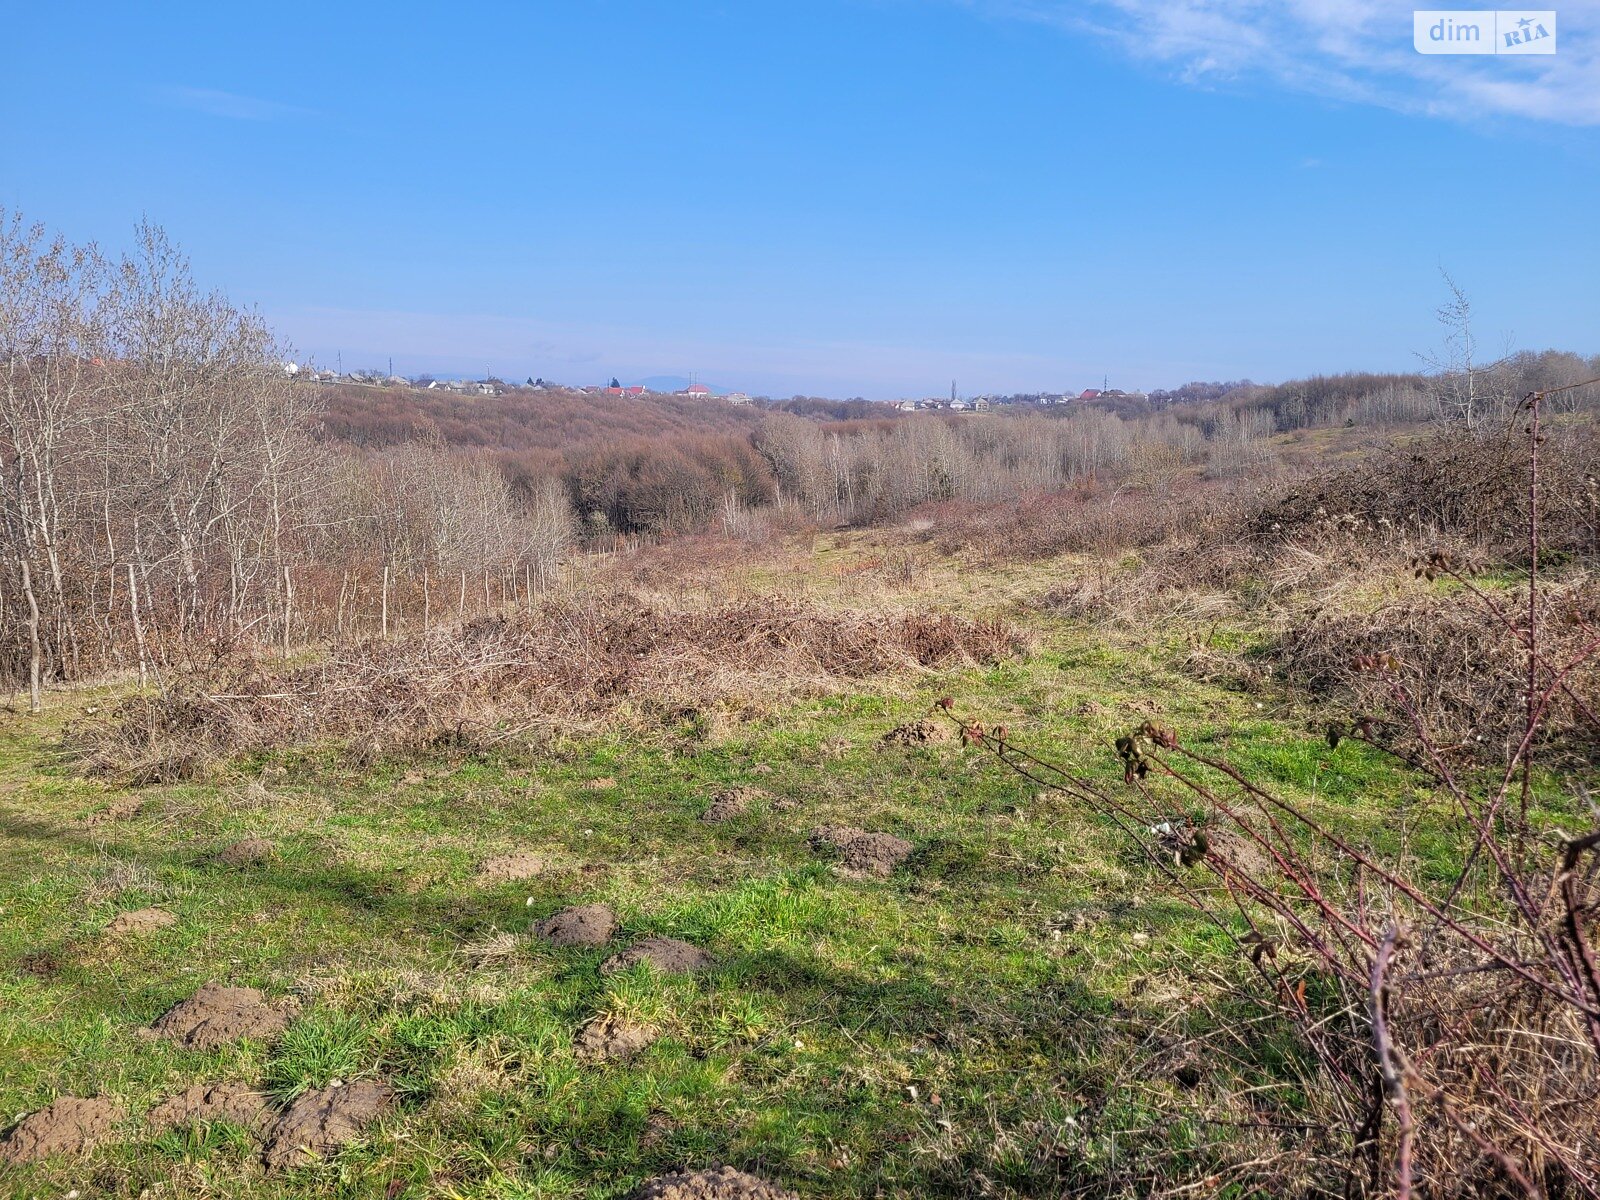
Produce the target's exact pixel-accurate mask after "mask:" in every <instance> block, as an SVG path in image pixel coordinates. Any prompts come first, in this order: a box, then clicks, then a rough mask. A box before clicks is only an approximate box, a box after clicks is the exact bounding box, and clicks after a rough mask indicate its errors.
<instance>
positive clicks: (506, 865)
mask: <svg viewBox="0 0 1600 1200" xmlns="http://www.w3.org/2000/svg"><path fill="white" fill-rule="evenodd" d="M544 866H545V863H544V859H542V858H540V857H539V856H538V855H537V854H528V853H517V854H497V855H495V856H494V857H493V858H486V859H484V860H483V863H482V865H481V866H479V867H478V882H480V883H510V882H512V881H514V880H518V879H532V878H533V877H534V876H535V875H538V874H539V873H541V872H542V871H543V870H544Z"/></svg>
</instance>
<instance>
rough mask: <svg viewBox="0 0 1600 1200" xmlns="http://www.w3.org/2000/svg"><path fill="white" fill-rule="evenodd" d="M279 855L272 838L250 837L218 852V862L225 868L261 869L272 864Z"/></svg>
mask: <svg viewBox="0 0 1600 1200" xmlns="http://www.w3.org/2000/svg"><path fill="white" fill-rule="evenodd" d="M277 853H278V847H277V846H275V845H274V844H273V842H272V839H271V838H262V837H249V838H245V839H244V840H243V841H242V842H235V843H234V844H233V845H231V846H227V847H224V848H223V849H222V850H219V851H218V852H217V861H218V862H219V863H221V864H222V865H223V866H225V867H259V866H260V865H261V864H262V863H266V862H271V861H272V859H273V857H274V856H275V855H276V854H277Z"/></svg>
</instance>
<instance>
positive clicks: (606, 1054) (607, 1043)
mask: <svg viewBox="0 0 1600 1200" xmlns="http://www.w3.org/2000/svg"><path fill="white" fill-rule="evenodd" d="M655 1040H656V1031H655V1030H653V1029H647V1028H645V1027H644V1026H643V1025H634V1024H632V1023H631V1022H628V1021H624V1020H621V1019H620V1018H618V1017H616V1016H615V1015H613V1014H611V1013H606V1014H604V1015H602V1016H598V1017H596V1018H595V1019H594V1020H592V1021H590V1022H589V1023H588V1024H587V1025H585V1026H584V1027H583V1028H582V1029H581V1030H579V1031H578V1036H577V1038H576V1039H575V1041H574V1047H575V1049H576V1050H577V1054H578V1057H579V1058H581V1059H584V1060H585V1061H587V1062H601V1061H604V1060H606V1059H616V1060H620V1059H627V1058H632V1057H633V1056H634V1055H635V1054H637V1053H639V1051H641V1050H643V1049H644V1048H645V1047H646V1046H648V1045H650V1043H651V1042H653V1041H655Z"/></svg>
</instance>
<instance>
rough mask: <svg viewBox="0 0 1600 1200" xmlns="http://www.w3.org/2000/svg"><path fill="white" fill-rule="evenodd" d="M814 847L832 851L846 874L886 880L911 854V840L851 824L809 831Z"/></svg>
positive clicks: (818, 827) (812, 846)
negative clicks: (873, 831)
mask: <svg viewBox="0 0 1600 1200" xmlns="http://www.w3.org/2000/svg"><path fill="white" fill-rule="evenodd" d="M811 848H812V849H813V850H832V851H834V852H835V853H837V854H838V855H839V864H840V866H841V867H842V868H843V869H844V871H845V873H846V874H848V875H857V876H863V875H872V876H875V877H877V878H879V879H886V878H888V877H889V876H890V875H893V874H894V869H895V868H896V867H898V866H899V865H900V864H901V863H903V862H905V860H906V859H908V858H910V857H911V843H910V842H908V841H906V840H905V839H904V838H897V837H895V836H894V835H893V834H891V833H871V832H869V831H868V830H865V829H857V828H856V827H855V826H853V825H819V826H817V828H815V829H813V830H812V831H811Z"/></svg>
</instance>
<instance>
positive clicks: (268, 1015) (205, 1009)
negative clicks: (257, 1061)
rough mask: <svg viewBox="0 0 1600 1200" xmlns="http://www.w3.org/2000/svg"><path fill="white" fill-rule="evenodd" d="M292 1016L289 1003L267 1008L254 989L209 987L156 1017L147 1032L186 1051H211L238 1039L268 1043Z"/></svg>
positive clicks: (269, 1005)
mask: <svg viewBox="0 0 1600 1200" xmlns="http://www.w3.org/2000/svg"><path fill="white" fill-rule="evenodd" d="M294 1012H295V1004H294V1002H293V1001H292V1000H280V1001H277V1002H276V1003H272V1004H269V1003H268V1002H267V998H266V997H265V996H264V995H262V994H261V993H260V992H258V991H256V989H255V988H248V987H224V986H222V985H221V984H220V983H208V984H206V985H205V986H204V987H202V988H201V989H200V990H199V991H198V992H196V993H195V994H194V995H193V996H190V997H189V999H187V1000H182V1001H179V1002H178V1003H177V1004H174V1005H173V1006H172V1007H171V1008H169V1009H168V1010H167V1011H166V1012H165V1013H163V1014H162V1015H161V1016H159V1017H157V1018H156V1020H155V1023H154V1024H152V1025H151V1026H150V1028H151V1029H152V1030H154V1031H155V1032H156V1033H157V1034H159V1035H160V1036H162V1037H165V1038H170V1039H171V1040H172V1041H174V1042H177V1043H178V1045H180V1046H183V1047H185V1048H187V1049H190V1050H211V1049H214V1048H215V1047H217V1046H223V1045H226V1044H227V1043H229V1042H232V1041H237V1040H238V1039H239V1038H254V1039H255V1040H256V1041H260V1042H270V1041H271V1040H273V1039H274V1038H276V1037H277V1036H278V1035H279V1034H280V1033H282V1032H283V1031H284V1029H285V1028H286V1027H287V1026H288V1024H289V1021H290V1019H291V1018H292V1017H293V1016H294Z"/></svg>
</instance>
